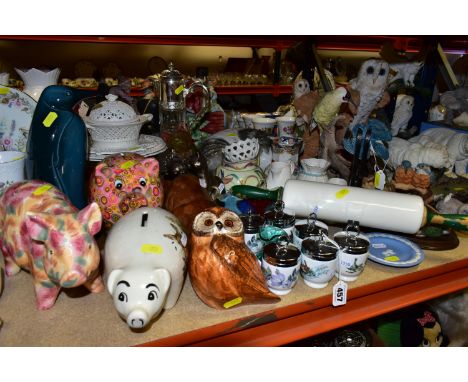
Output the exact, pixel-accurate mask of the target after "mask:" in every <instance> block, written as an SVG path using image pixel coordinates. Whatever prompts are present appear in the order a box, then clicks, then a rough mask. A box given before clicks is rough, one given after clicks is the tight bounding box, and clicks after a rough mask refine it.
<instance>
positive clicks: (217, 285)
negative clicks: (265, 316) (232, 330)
mask: <svg viewBox="0 0 468 382" xmlns="http://www.w3.org/2000/svg"><path fill="white" fill-rule="evenodd" d="M192 228H193V231H192V236H191V246H190V249H191V254H190V258H189V267H188V272H189V276H190V281H191V283H192V286H193V289H194V290H195V292H196V294H197V295H198V297H199V298H200V299H201V300H202V301H203V302H204V303H205V304H207V305H208V306H211V307H212V308H216V309H228V308H232V307H236V306H241V305H246V304H260V303H275V302H278V301H280V299H279V297H278V296H276V295H274V294H273V293H271V292H270V291H269V290H268V287H267V286H266V282H265V279H264V277H263V273H262V271H261V268H260V265H259V264H258V262H257V259H256V257H255V255H254V254H252V252H250V251H249V249H248V247H247V245H246V244H245V243H244V228H243V225H242V220H241V219H240V218H239V216H237V215H236V214H235V213H234V212H232V211H230V210H228V209H225V208H222V207H212V208H209V209H206V210H205V211H203V212H200V213H199V214H198V215H197V216H196V217H195V220H194V222H193V226H192Z"/></svg>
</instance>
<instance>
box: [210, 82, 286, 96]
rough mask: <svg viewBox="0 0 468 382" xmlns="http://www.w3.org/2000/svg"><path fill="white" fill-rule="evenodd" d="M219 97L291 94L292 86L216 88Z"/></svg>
mask: <svg viewBox="0 0 468 382" xmlns="http://www.w3.org/2000/svg"><path fill="white" fill-rule="evenodd" d="M215 90H216V93H217V94H218V95H224V94H272V95H273V96H278V95H280V94H291V92H292V86H291V85H242V86H215Z"/></svg>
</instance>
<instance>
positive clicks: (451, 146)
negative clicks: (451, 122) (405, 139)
mask: <svg viewBox="0 0 468 382" xmlns="http://www.w3.org/2000/svg"><path fill="white" fill-rule="evenodd" d="M409 141H410V142H411V143H420V144H422V145H424V147H432V146H434V144H437V145H442V146H445V147H446V148H447V152H448V155H449V161H450V166H447V168H448V169H449V170H452V167H453V166H455V171H456V173H457V175H464V174H466V166H457V162H462V163H464V161H465V160H466V159H467V158H468V134H466V133H460V132H458V131H456V130H452V129H448V128H442V127H439V128H437V129H429V130H426V131H423V132H422V133H421V134H419V135H417V136H416V137H413V138H411V139H410V140H409Z"/></svg>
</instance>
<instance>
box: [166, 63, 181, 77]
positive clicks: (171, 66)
mask: <svg viewBox="0 0 468 382" xmlns="http://www.w3.org/2000/svg"><path fill="white" fill-rule="evenodd" d="M167 67H168V68H167V69H165V70H163V71H162V72H161V77H162V78H164V81H171V80H172V81H180V80H181V79H182V78H183V76H182V73H180V72H179V71H178V70H177V69H175V68H174V64H173V63H172V62H170V63H169V65H168V66H167Z"/></svg>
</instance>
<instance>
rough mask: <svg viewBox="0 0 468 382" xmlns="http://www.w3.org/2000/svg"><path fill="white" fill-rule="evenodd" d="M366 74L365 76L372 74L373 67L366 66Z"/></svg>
mask: <svg viewBox="0 0 468 382" xmlns="http://www.w3.org/2000/svg"><path fill="white" fill-rule="evenodd" d="M366 72H367V74H372V73H374V67H373V66H368V67H367V70H366Z"/></svg>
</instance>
